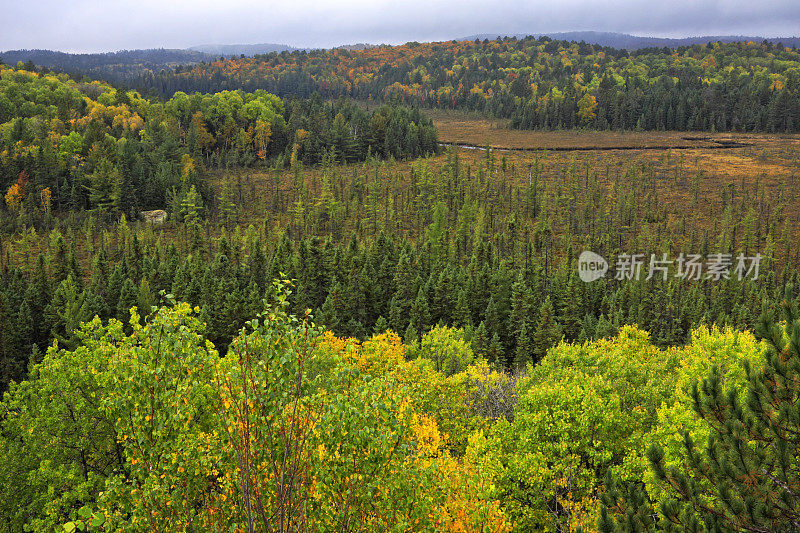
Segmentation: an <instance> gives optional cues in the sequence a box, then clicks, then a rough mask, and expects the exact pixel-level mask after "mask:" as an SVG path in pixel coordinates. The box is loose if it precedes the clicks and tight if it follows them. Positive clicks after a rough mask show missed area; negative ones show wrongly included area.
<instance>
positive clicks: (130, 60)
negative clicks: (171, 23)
mask: <svg viewBox="0 0 800 533" xmlns="http://www.w3.org/2000/svg"><path fill="white" fill-rule="evenodd" d="M0 59H2V60H3V62H4V63H6V64H8V65H14V64H16V63H17V62H19V61H22V62H23V63H27V62H28V61H33V63H34V64H35V65H36V66H37V67H47V68H48V69H50V70H54V71H57V72H66V73H67V74H70V75H79V76H88V77H90V78H95V79H100V80H104V81H107V82H109V83H122V84H127V83H129V82H130V81H131V80H133V79H136V78H138V77H139V76H142V75H143V74H145V73H146V72H148V71H150V72H155V73H157V72H160V71H161V70H164V69H172V68H175V67H177V66H179V65H195V64H197V63H200V62H202V61H212V60H213V59H215V56H213V55H209V54H206V53H203V52H198V51H195V50H174V49H165V48H153V49H149V50H121V51H119V52H105V53H98V54H70V53H66V52H55V51H52V50H9V51H6V52H0Z"/></svg>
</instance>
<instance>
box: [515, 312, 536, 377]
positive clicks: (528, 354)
mask: <svg viewBox="0 0 800 533" xmlns="http://www.w3.org/2000/svg"><path fill="white" fill-rule="evenodd" d="M532 355H533V342H532V341H531V338H530V335H528V325H527V324H526V323H525V322H523V323H522V327H521V328H520V331H519V337H517V350H516V355H515V357H514V365H515V366H516V367H517V368H518V369H522V368H525V367H526V366H527V365H528V363H530V362H531V360H532Z"/></svg>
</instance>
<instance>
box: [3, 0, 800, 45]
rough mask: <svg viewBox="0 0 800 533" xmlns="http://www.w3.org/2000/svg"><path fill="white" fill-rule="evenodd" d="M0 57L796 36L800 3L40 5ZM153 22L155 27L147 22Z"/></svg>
mask: <svg viewBox="0 0 800 533" xmlns="http://www.w3.org/2000/svg"><path fill="white" fill-rule="evenodd" d="M0 13H2V14H3V17H1V18H0V50H15V49H17V50H18V49H49V50H58V51H63V52H70V53H98V52H112V51H118V50H133V49H148V48H167V49H185V48H190V47H195V46H204V45H212V44H213V45H239V44H242V45H244V44H246V45H251V44H263V43H272V44H282V45H288V46H291V47H294V48H331V47H336V46H343V45H353V44H357V43H366V44H373V45H379V44H389V45H396V44H402V43H406V42H411V41H419V42H430V41H449V40H453V39H458V38H462V37H467V36H470V35H475V34H480V35H484V34H485V35H495V34H496V35H504V34H508V35H513V34H523V33H524V34H533V35H540V34H552V33H564V32H585V31H595V32H602V33H605V32H610V33H624V34H629V35H633V36H637V37H655V38H689V37H701V36H739V35H741V36H758V37H764V38H779V37H787V38H788V37H794V36H797V34H798V32H797V28H798V27H800V4H798V3H797V2H791V1H788V0H768V1H765V2H761V3H760V4H759V5H758V6H754V5H753V4H751V3H748V2H744V1H741V0H734V1H730V2H724V3H722V2H712V3H708V4H702V5H697V4H696V3H694V2H691V1H689V0H682V1H678V2H670V3H668V4H664V5H655V6H654V5H653V4H651V3H649V2H640V1H635V0H616V1H611V2H597V1H594V0H569V1H567V2H562V3H561V4H559V5H553V4H550V3H545V2H541V1H535V2H530V1H529V2H523V1H513V2H506V3H503V4H501V5H494V4H492V3H487V2H476V1H462V2H454V1H452V0H447V1H444V2H436V3H425V2H420V1H418V0H414V1H411V2H407V3H404V4H403V5H402V6H398V5H395V4H392V3H390V2H365V1H362V0H351V1H348V2H344V3H334V2H323V3H319V2H316V3H315V2H310V1H308V0H300V1H299V2H295V3H292V4H291V5H288V4H285V3H276V2H268V3H259V4H253V5H251V3H248V2H243V1H241V0H236V1H233V2H229V3H227V4H226V5H224V6H223V5H219V4H217V3H215V2H211V1H208V0H201V1H194V2H188V1H185V0H182V1H177V2H170V3H169V4H164V3H163V2H162V3H156V2H154V1H152V0H144V1H141V2H132V1H130V0H123V1H120V2H116V3H114V4H112V5H106V4H103V3H100V2H96V1H93V0H78V1H77V2H75V3H72V4H69V5H67V4H64V3H62V2H57V1H56V0H45V1H43V2H37V3H36V4H27V5H12V4H7V5H5V6H3V7H2V8H0ZM153 20H158V24H157V25H153V23H152V21H153Z"/></svg>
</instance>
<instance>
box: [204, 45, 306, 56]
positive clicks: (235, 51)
mask: <svg viewBox="0 0 800 533" xmlns="http://www.w3.org/2000/svg"><path fill="white" fill-rule="evenodd" d="M189 50H191V51H194V52H202V53H205V54H211V55H213V56H215V57H220V56H222V57H231V56H239V55H242V54H244V55H246V56H253V55H257V54H269V53H271V52H291V51H293V50H298V49H297V48H295V47H293V46H289V45H286V44H275V43H261V44H202V45H198V46H190V47H189Z"/></svg>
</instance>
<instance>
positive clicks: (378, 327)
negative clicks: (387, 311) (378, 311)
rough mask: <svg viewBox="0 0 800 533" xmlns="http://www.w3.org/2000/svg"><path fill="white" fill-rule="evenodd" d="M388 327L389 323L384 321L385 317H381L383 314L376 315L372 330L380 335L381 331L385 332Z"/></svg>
mask: <svg viewBox="0 0 800 533" xmlns="http://www.w3.org/2000/svg"><path fill="white" fill-rule="evenodd" d="M388 329H389V323H388V322H386V319H385V318H383V315H381V316H379V317H378V320H376V321H375V327H374V328H372V331H373V332H374V333H375V334H376V335H380V334H381V333H386V330H388Z"/></svg>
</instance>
